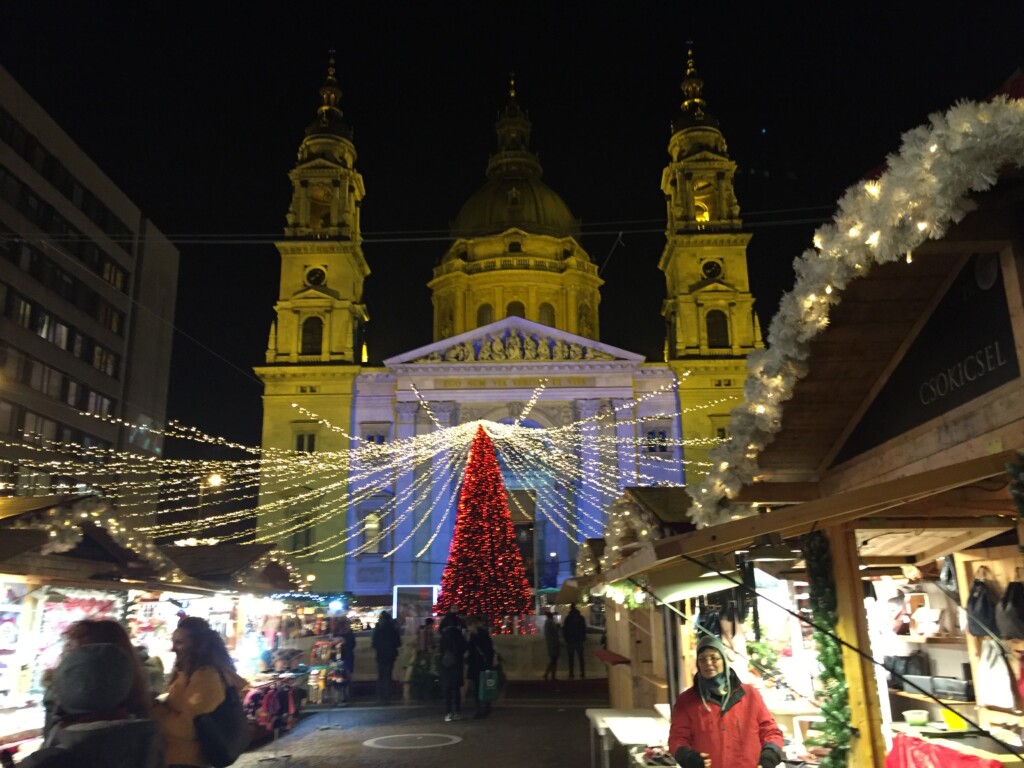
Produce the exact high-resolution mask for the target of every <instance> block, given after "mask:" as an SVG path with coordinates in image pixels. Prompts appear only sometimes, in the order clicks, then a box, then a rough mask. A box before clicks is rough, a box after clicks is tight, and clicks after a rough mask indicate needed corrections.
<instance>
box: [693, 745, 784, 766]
mask: <svg viewBox="0 0 1024 768" xmlns="http://www.w3.org/2000/svg"><path fill="white" fill-rule="evenodd" d="M673 757H674V758H675V759H676V762H677V763H679V765H680V766H682V768H704V759H703V758H702V757H701V756H700V752H695V751H694V750H692V749H690V748H689V747H680V748H679V749H677V750H676V753H675V754H674V755H673ZM776 762H778V761H776ZM772 765H773V766H774V765H775V763H772Z"/></svg>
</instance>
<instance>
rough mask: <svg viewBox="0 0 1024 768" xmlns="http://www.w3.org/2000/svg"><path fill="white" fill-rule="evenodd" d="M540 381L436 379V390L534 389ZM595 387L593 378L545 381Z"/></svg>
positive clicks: (524, 377) (523, 378) (558, 385)
mask: <svg viewBox="0 0 1024 768" xmlns="http://www.w3.org/2000/svg"><path fill="white" fill-rule="evenodd" d="M539 384H540V379H538V378H537V377H536V376H523V377H518V378H517V377H515V376H510V377H507V378H485V379H437V380H436V381H435V386H436V387H437V388H438V389H507V388H510V387H536V386H537V385H539ZM596 385H597V378H596V377H594V376H552V377H548V379H547V386H548V387H593V386H596Z"/></svg>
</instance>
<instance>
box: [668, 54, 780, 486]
mask: <svg viewBox="0 0 1024 768" xmlns="http://www.w3.org/2000/svg"><path fill="white" fill-rule="evenodd" d="M681 87H682V91H683V103H682V106H681V108H680V111H679V115H678V116H677V117H676V119H675V120H674V121H673V124H672V136H671V138H670V139H669V143H668V153H669V158H670V160H669V164H668V166H667V167H666V168H665V170H664V171H663V173H662V177H661V189H662V191H663V192H664V193H665V202H666V206H667V226H666V231H665V250H664V251H663V252H662V256H661V261H660V262H659V264H658V267H659V269H661V271H662V272H664V273H665V284H666V298H665V302H664V304H663V305H662V315H663V316H664V317H665V326H666V342H665V352H666V355H665V356H666V360H667V362H668V363H669V365H670V366H672V368H673V369H675V370H676V373H677V375H679V377H680V385H679V397H680V406H681V410H682V412H683V438H684V440H687V441H694V440H697V441H699V443H700V445H694V443H693V442H690V443H688V445H687V447H686V449H685V458H686V461H687V482H688V483H693V482H695V481H696V480H697V479H699V477H700V476H702V475H703V474H705V472H706V469H707V467H706V465H704V463H703V462H704V460H705V458H706V455H707V452H708V449H709V445H708V443H710V442H712V441H714V440H715V439H724V438H726V437H728V434H727V429H728V424H729V411H730V410H731V409H732V408H734V407H735V406H736V405H738V404H739V402H740V401H741V400H742V397H743V380H744V379H745V378H746V356H747V355H748V354H750V353H751V352H752V351H754V350H755V349H761V348H762V347H763V346H764V342H763V341H762V339H761V328H760V325H759V324H758V320H757V316H756V315H755V314H754V297H753V295H752V294H751V293H750V281H749V276H748V273H747V245H748V243H749V242H750V237H751V236H750V234H749V233H747V232H744V231H743V222H742V220H741V219H740V207H739V202H738V201H737V199H736V193H735V190H734V189H733V178H734V177H735V175H736V163H735V162H733V161H732V159H730V157H729V152H728V148H727V147H726V143H725V137H724V136H723V135H722V132H721V130H719V127H718V121H717V120H716V119H715V118H714V117H712V116H711V115H710V114H708V112H707V111H706V104H705V101H704V93H703V91H704V82H703V81H702V80H701V79H700V78H699V77H698V76H697V68H696V65H695V64H694V58H693V51H692V50H690V51H688V53H687V63H686V77H685V78H684V79H683V83H682V86H681ZM707 403H713V404H712V405H710V406H705V405H704V404H707Z"/></svg>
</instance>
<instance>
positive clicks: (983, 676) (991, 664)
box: [974, 637, 1016, 709]
mask: <svg viewBox="0 0 1024 768" xmlns="http://www.w3.org/2000/svg"><path fill="white" fill-rule="evenodd" d="M974 682H975V685H974V692H975V695H976V696H977V701H978V704H981V705H983V706H987V707H1002V708H1003V709H1013V708H1014V704H1015V701H1014V699H1015V697H1014V688H1015V687H1016V685H1015V683H1014V681H1013V675H1012V673H1011V671H1010V663H1009V661H1008V659H1007V658H1006V653H1005V652H1004V651H1003V647H1002V646H1001V645H1000V643H999V641H998V640H995V639H993V638H991V637H986V638H984V639H982V641H981V653H980V654H979V655H978V666H977V669H976V672H975V681H974Z"/></svg>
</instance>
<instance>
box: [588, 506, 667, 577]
mask: <svg viewBox="0 0 1024 768" xmlns="http://www.w3.org/2000/svg"><path fill="white" fill-rule="evenodd" d="M660 536H661V531H660V529H659V527H658V521H657V520H656V519H655V518H654V516H653V515H651V514H650V513H649V512H647V511H645V510H644V509H642V508H640V507H639V506H638V505H637V504H636V503H635V502H633V501H630V500H629V499H627V498H625V497H623V498H619V499H617V500H616V501H615V502H613V503H612V505H611V508H610V509H609V510H608V520H607V522H606V523H605V525H604V542H605V547H604V554H603V555H601V569H602V570H607V569H608V568H610V567H611V566H612V565H614V564H615V563H617V562H618V561H619V560H621V559H622V557H623V549H624V548H625V547H626V546H627V545H628V544H632V543H634V542H635V543H638V544H642V543H644V542H647V541H650V540H651V539H657V538H659V537H660ZM584 575H586V574H584Z"/></svg>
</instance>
